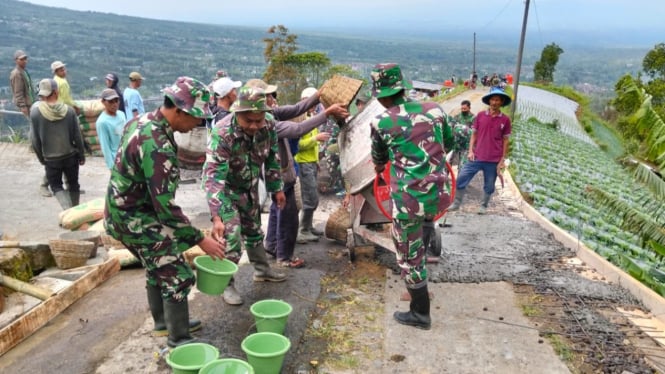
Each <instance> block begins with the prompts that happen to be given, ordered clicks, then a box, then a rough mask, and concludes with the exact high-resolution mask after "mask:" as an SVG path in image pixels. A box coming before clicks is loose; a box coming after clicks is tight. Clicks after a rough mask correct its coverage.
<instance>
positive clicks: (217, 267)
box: [194, 256, 238, 295]
mask: <svg viewBox="0 0 665 374" xmlns="http://www.w3.org/2000/svg"><path fill="white" fill-rule="evenodd" d="M194 264H195V265H196V288H198V289H199V291H201V292H203V293H204V294H208V295H221V294H222V293H223V292H224V289H225V288H226V286H228V285H229V281H230V280H231V277H232V276H233V274H235V273H236V272H237V271H238V265H236V264H234V263H233V262H231V261H229V260H227V259H223V260H221V261H220V260H215V259H213V258H212V257H210V256H198V257H196V258H194Z"/></svg>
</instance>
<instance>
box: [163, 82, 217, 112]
mask: <svg viewBox="0 0 665 374" xmlns="http://www.w3.org/2000/svg"><path fill="white" fill-rule="evenodd" d="M162 92H164V96H166V97H168V98H169V99H171V101H172V102H173V104H175V106H176V107H177V108H178V109H180V110H182V111H183V112H185V113H187V114H189V115H190V116H192V117H196V118H206V119H208V118H212V112H211V111H210V106H208V102H210V91H209V90H208V87H206V85H205V84H203V83H202V82H200V81H199V80H197V79H194V78H190V77H179V78H178V79H176V81H175V83H173V85H172V86H171V87H167V88H165V89H164V90H163V91H162Z"/></svg>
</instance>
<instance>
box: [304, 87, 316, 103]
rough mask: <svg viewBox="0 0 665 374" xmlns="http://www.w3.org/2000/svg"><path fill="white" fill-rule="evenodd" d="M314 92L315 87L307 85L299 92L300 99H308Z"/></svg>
mask: <svg viewBox="0 0 665 374" xmlns="http://www.w3.org/2000/svg"><path fill="white" fill-rule="evenodd" d="M315 93H316V88H314V87H307V88H305V89H304V90H302V93H300V100H302V99H309V98H310V97H312V95H314V94H315Z"/></svg>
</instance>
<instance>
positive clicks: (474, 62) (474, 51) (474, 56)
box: [472, 32, 476, 74]
mask: <svg viewBox="0 0 665 374" xmlns="http://www.w3.org/2000/svg"><path fill="white" fill-rule="evenodd" d="M472 71H473V73H474V74H475V72H476V33H475V32H474V33H473V70H472Z"/></svg>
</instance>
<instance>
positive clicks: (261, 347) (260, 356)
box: [240, 332, 291, 374]
mask: <svg viewBox="0 0 665 374" xmlns="http://www.w3.org/2000/svg"><path fill="white" fill-rule="evenodd" d="M240 347H241V348H242V350H243V352H245V354H246V355H247V361H248V362H249V364H250V365H252V367H253V368H254V371H255V372H256V373H261V374H279V372H280V371H281V370H282V364H283V363H284V355H286V352H287V351H288V350H289V348H291V341H289V339H288V338H287V337H286V336H284V335H280V334H275V333H274V332H257V333H256V334H252V335H250V336H248V337H246V338H245V339H243V341H242V343H241V344H240Z"/></svg>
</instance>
